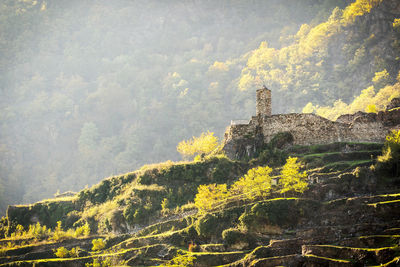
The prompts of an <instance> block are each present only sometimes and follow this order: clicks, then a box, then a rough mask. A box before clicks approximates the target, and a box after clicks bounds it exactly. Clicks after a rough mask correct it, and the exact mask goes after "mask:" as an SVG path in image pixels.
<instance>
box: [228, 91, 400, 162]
mask: <svg viewBox="0 0 400 267" xmlns="http://www.w3.org/2000/svg"><path fill="white" fill-rule="evenodd" d="M259 92H260V93H259ZM268 93H269V94H268ZM259 94H260V95H259ZM268 96H270V91H269V90H268V89H266V88H264V89H260V90H257V114H258V116H255V117H252V119H251V120H250V122H249V123H248V124H238V125H231V126H230V127H228V129H227V131H226V133H225V142H224V151H225V153H226V154H227V156H228V157H230V158H236V159H238V158H242V157H244V156H246V157H252V156H253V155H255V153H256V151H257V150H258V149H260V148H262V147H263V145H264V144H267V143H269V142H270V141H271V140H272V138H273V137H274V136H275V135H277V134H278V133H283V132H289V133H291V134H292V136H293V143H292V144H293V145H315V144H329V143H334V142H373V143H383V142H384V141H385V137H386V135H387V134H388V133H389V132H390V131H391V130H394V129H396V130H399V129H400V109H399V108H396V107H398V105H399V103H400V101H399V100H393V101H392V103H391V104H392V105H391V106H390V108H391V109H390V110H386V111H380V112H379V113H378V114H375V113H365V112H357V113H355V114H347V115H342V116H340V117H339V118H338V119H337V120H336V121H331V120H328V119H325V118H322V117H321V116H318V115H315V114H298V113H292V114H278V115H268V112H266V113H267V114H262V113H260V110H262V109H264V111H265V110H266V107H267V105H268V103H270V102H268V101H267V102H265V100H266V99H265V98H266V97H268ZM269 100H270V99H269ZM266 103H267V104H266ZM259 105H261V107H259Z"/></svg>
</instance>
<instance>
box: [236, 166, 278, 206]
mask: <svg viewBox="0 0 400 267" xmlns="http://www.w3.org/2000/svg"><path fill="white" fill-rule="evenodd" d="M271 172H272V169H271V168H270V167H268V166H265V167H257V168H253V169H250V170H249V171H248V172H247V174H245V175H244V176H243V177H241V178H240V179H239V180H238V181H236V182H235V183H234V184H233V185H232V186H231V188H230V189H229V192H230V194H231V195H232V196H234V195H243V197H244V198H247V199H250V200H254V199H256V198H260V197H266V196H268V195H269V194H270V191H271V176H270V174H271Z"/></svg>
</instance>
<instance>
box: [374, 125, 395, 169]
mask: <svg viewBox="0 0 400 267" xmlns="http://www.w3.org/2000/svg"><path fill="white" fill-rule="evenodd" d="M382 154H383V155H382V156H379V157H378V162H380V163H386V164H389V165H388V166H389V167H390V168H392V169H393V174H394V176H398V175H399V174H400V130H397V131H396V130H393V131H391V132H390V133H389V134H388V135H387V136H386V141H385V146H384V148H383V153H382Z"/></svg>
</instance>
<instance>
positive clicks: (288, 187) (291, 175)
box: [279, 157, 308, 194]
mask: <svg viewBox="0 0 400 267" xmlns="http://www.w3.org/2000/svg"><path fill="white" fill-rule="evenodd" d="M297 159H298V158H296V157H293V158H292V157H289V158H288V159H287V160H286V164H285V165H284V166H283V168H282V171H281V179H280V180H279V184H280V185H281V187H282V189H281V193H282V194H283V193H285V192H288V191H295V192H299V193H303V192H304V191H305V190H306V189H307V188H308V183H307V173H306V171H304V172H300V171H299V170H300V168H301V163H300V162H297Z"/></svg>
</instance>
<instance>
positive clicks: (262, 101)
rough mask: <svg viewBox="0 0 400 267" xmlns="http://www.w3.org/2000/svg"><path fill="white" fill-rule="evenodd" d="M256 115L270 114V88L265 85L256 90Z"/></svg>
mask: <svg viewBox="0 0 400 267" xmlns="http://www.w3.org/2000/svg"><path fill="white" fill-rule="evenodd" d="M256 116H271V90H269V89H267V88H266V87H264V88H262V89H258V90H257V101H256Z"/></svg>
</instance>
